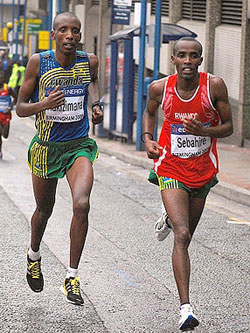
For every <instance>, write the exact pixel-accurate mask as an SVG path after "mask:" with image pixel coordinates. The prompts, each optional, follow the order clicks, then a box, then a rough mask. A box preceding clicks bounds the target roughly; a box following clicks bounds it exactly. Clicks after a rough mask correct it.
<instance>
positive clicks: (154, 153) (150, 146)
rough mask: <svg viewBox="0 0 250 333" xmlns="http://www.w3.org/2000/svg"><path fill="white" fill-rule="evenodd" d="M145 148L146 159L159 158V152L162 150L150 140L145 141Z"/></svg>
mask: <svg viewBox="0 0 250 333" xmlns="http://www.w3.org/2000/svg"><path fill="white" fill-rule="evenodd" d="M145 148H146V151H147V155H148V158H150V159H157V158H159V156H160V150H162V149H163V148H162V147H161V146H160V145H159V144H158V143H157V142H156V141H153V140H150V139H145Z"/></svg>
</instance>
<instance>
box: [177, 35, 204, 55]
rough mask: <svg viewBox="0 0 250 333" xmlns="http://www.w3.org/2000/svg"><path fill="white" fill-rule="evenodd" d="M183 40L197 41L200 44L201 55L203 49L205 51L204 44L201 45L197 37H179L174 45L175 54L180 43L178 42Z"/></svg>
mask: <svg viewBox="0 0 250 333" xmlns="http://www.w3.org/2000/svg"><path fill="white" fill-rule="evenodd" d="M182 41H189V42H195V43H197V44H198V45H199V48H200V56H201V55H202V51H203V48H202V45H201V43H200V42H199V41H198V40H197V39H195V38H193V37H182V38H180V39H177V40H176V41H175V43H174V47H173V54H174V55H176V51H177V45H178V43H179V42H182Z"/></svg>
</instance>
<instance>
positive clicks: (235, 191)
mask: <svg viewBox="0 0 250 333" xmlns="http://www.w3.org/2000/svg"><path fill="white" fill-rule="evenodd" d="M211 192H213V193H215V194H218V195H220V196H222V197H224V198H226V199H228V200H231V201H234V202H237V203H239V204H242V205H245V206H250V191H248V190H246V189H244V188H241V187H238V186H235V185H232V184H227V183H225V182H222V181H219V183H218V184H217V185H216V186H215V187H213V188H212V189H211Z"/></svg>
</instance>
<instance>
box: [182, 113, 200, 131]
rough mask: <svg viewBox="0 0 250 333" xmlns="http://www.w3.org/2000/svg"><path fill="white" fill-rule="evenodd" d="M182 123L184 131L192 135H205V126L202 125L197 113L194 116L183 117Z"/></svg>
mask: <svg viewBox="0 0 250 333" xmlns="http://www.w3.org/2000/svg"><path fill="white" fill-rule="evenodd" d="M183 125H184V128H185V131H186V132H188V133H191V134H194V135H203V136H204V135H205V134H204V129H205V127H204V126H203V125H202V122H201V120H200V117H199V116H198V114H195V116H194V118H190V119H188V118H185V119H184V120H183Z"/></svg>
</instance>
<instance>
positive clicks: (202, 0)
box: [182, 0, 206, 21]
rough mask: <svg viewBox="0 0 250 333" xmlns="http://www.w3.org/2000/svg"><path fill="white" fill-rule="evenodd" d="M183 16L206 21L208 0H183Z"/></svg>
mask: <svg viewBox="0 0 250 333" xmlns="http://www.w3.org/2000/svg"><path fill="white" fill-rule="evenodd" d="M182 17H183V18H185V19H188V20H196V21H206V0H183V1H182Z"/></svg>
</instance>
